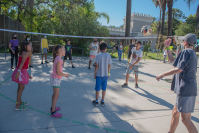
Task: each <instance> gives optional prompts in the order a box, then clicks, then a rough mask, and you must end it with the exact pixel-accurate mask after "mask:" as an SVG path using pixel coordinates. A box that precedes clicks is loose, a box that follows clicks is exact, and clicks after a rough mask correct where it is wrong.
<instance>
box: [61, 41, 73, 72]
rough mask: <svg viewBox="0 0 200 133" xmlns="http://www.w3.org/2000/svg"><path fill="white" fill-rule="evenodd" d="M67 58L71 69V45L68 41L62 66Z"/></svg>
mask: <svg viewBox="0 0 200 133" xmlns="http://www.w3.org/2000/svg"><path fill="white" fill-rule="evenodd" d="M67 57H69V60H70V61H71V64H72V68H75V67H74V65H73V62H72V45H71V42H70V40H67V44H66V45H65V56H64V60H63V66H64V63H65V60H67Z"/></svg>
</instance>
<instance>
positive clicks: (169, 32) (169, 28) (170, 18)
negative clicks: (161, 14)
mask: <svg viewBox="0 0 200 133" xmlns="http://www.w3.org/2000/svg"><path fill="white" fill-rule="evenodd" d="M172 6H173V0H168V1H167V7H168V32H167V36H171V35H172Z"/></svg>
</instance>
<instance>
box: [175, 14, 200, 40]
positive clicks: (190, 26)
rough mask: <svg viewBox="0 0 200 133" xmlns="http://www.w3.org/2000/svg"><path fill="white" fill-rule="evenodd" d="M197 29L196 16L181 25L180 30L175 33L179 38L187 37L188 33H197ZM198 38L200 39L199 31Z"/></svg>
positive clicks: (191, 16) (190, 17)
mask: <svg viewBox="0 0 200 133" xmlns="http://www.w3.org/2000/svg"><path fill="white" fill-rule="evenodd" d="M195 28H196V14H194V15H190V16H189V17H188V18H187V19H186V21H185V22H183V23H181V24H180V26H179V27H178V29H177V30H176V31H175V34H176V35H177V36H185V35H186V34H188V33H195ZM197 37H198V38H199V29H198V31H197Z"/></svg>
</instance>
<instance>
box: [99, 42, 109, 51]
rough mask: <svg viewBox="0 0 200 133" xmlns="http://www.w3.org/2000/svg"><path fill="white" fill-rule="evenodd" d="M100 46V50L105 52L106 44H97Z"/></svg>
mask: <svg viewBox="0 0 200 133" xmlns="http://www.w3.org/2000/svg"><path fill="white" fill-rule="evenodd" d="M99 45H100V46H99V47H100V50H105V49H106V48H107V47H108V46H107V44H106V43H105V42H101V43H100V44H99Z"/></svg>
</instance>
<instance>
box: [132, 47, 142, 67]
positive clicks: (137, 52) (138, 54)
mask: <svg viewBox="0 0 200 133" xmlns="http://www.w3.org/2000/svg"><path fill="white" fill-rule="evenodd" d="M138 57H141V58H142V57H143V53H142V50H141V49H140V50H136V47H133V48H132V50H131V64H133V63H135V62H136V61H137V60H138ZM139 63H140V62H138V63H137V64H135V65H136V66H138V65H139Z"/></svg>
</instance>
